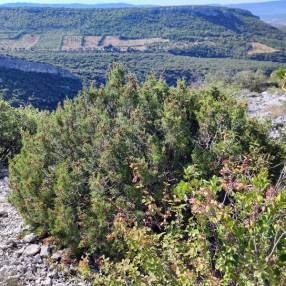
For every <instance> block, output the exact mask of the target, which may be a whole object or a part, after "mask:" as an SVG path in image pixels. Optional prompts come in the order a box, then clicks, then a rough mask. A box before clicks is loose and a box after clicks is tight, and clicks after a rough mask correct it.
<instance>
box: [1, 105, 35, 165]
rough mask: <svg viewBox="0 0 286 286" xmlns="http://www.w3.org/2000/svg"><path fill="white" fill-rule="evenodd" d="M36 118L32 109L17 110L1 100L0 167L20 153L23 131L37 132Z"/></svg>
mask: <svg viewBox="0 0 286 286" xmlns="http://www.w3.org/2000/svg"><path fill="white" fill-rule="evenodd" d="M35 116H36V111H35V110H33V109H31V108H27V109H15V108H13V107H11V106H10V105H9V103H7V102H5V101H3V100H0V167H3V165H7V162H8V159H9V158H11V157H12V156H13V155H15V154H17V153H18V152H19V151H20V148H21V132H22V131H25V130H26V131H29V132H35V129H36V126H35V121H34V119H33V118H35Z"/></svg>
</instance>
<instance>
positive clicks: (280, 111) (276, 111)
mask: <svg viewBox="0 0 286 286" xmlns="http://www.w3.org/2000/svg"><path fill="white" fill-rule="evenodd" d="M266 111H267V112H269V113H270V114H271V116H272V117H273V118H277V117H279V116H282V115H285V113H286V105H285V103H284V104H280V105H279V104H274V105H270V106H268V107H267V108H266Z"/></svg>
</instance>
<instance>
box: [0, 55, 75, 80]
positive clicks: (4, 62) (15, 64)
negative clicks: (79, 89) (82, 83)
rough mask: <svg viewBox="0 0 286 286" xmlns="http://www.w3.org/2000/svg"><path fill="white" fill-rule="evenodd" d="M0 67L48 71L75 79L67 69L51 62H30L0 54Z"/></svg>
mask: <svg viewBox="0 0 286 286" xmlns="http://www.w3.org/2000/svg"><path fill="white" fill-rule="evenodd" d="M0 67H2V68H7V69H14V70H20V71H24V72H35V73H48V74H54V75H58V76H61V77H65V78H73V79H77V77H76V76H75V75H73V74H72V73H71V72H69V71H68V70H64V69H61V68H58V67H55V66H53V65H51V64H45V63H38V62H32V61H27V60H22V59H17V58H12V57H7V56H0Z"/></svg>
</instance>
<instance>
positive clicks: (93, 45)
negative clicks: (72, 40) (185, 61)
mask: <svg viewBox="0 0 286 286" xmlns="http://www.w3.org/2000/svg"><path fill="white" fill-rule="evenodd" d="M101 38H102V37H101V36H85V37H84V41H83V42H84V44H83V47H84V48H85V49H97V48H99V41H100V39H101Z"/></svg>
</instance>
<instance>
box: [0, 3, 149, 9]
mask: <svg viewBox="0 0 286 286" xmlns="http://www.w3.org/2000/svg"><path fill="white" fill-rule="evenodd" d="M21 7H23V8H71V9H72V8H74V9H95V8H98V9H118V8H132V7H154V6H152V5H132V4H128V3H104V4H80V3H67V4H65V3H59V4H49V3H28V2H16V3H5V4H2V5H0V8H21Z"/></svg>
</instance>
